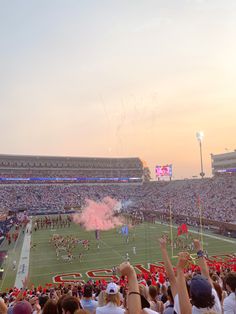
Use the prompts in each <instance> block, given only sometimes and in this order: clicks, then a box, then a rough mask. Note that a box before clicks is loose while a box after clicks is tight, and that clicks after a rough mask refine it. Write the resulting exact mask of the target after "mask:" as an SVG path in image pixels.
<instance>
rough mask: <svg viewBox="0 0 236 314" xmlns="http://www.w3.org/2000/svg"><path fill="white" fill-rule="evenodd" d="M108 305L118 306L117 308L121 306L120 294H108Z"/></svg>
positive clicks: (106, 298)
mask: <svg viewBox="0 0 236 314" xmlns="http://www.w3.org/2000/svg"><path fill="white" fill-rule="evenodd" d="M105 300H106V304H107V303H109V302H111V303H113V304H116V305H117V306H120V294H119V293H116V294H107V293H106V297H105Z"/></svg>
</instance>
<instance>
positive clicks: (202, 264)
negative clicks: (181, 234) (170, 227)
mask: <svg viewBox="0 0 236 314" xmlns="http://www.w3.org/2000/svg"><path fill="white" fill-rule="evenodd" d="M193 243H194V247H195V250H196V253H197V257H198V265H199V266H200V268H201V273H202V275H203V276H204V277H206V278H207V279H208V280H209V282H210V284H211V285H212V286H213V284H212V280H211V277H210V273H209V268H208V265H207V262H206V259H205V257H204V254H203V251H202V245H201V242H200V241H199V240H197V239H194V240H193Z"/></svg>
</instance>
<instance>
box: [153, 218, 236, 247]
mask: <svg viewBox="0 0 236 314" xmlns="http://www.w3.org/2000/svg"><path fill="white" fill-rule="evenodd" d="M156 223H157V224H159V225H164V226H167V227H169V226H170V225H168V224H166V223H160V222H159V221H156ZM173 228H175V229H177V228H178V226H173ZM188 230H189V231H190V232H192V233H196V234H199V232H197V231H195V230H193V229H188ZM203 235H204V237H208V238H212V239H216V240H221V241H225V242H228V243H233V244H236V241H235V240H230V239H226V238H224V237H218V236H215V235H213V234H208V233H205V232H203Z"/></svg>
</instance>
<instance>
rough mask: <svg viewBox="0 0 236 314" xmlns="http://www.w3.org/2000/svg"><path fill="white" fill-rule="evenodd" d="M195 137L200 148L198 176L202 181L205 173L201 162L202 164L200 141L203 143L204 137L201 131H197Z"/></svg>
mask: <svg viewBox="0 0 236 314" xmlns="http://www.w3.org/2000/svg"><path fill="white" fill-rule="evenodd" d="M196 137H197V140H198V142H199V146H200V159H201V172H200V176H201V178H202V179H203V177H204V176H205V173H204V172H203V162H202V141H203V137H204V133H203V132H202V131H198V132H197V133H196Z"/></svg>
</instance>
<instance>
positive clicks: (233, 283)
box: [223, 272, 236, 314]
mask: <svg viewBox="0 0 236 314" xmlns="http://www.w3.org/2000/svg"><path fill="white" fill-rule="evenodd" d="M225 285H226V289H227V291H228V292H229V295H228V296H227V297H226V298H225V299H224V301H223V309H224V314H236V273H235V272H231V273H229V274H227V275H226V277H225Z"/></svg>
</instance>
